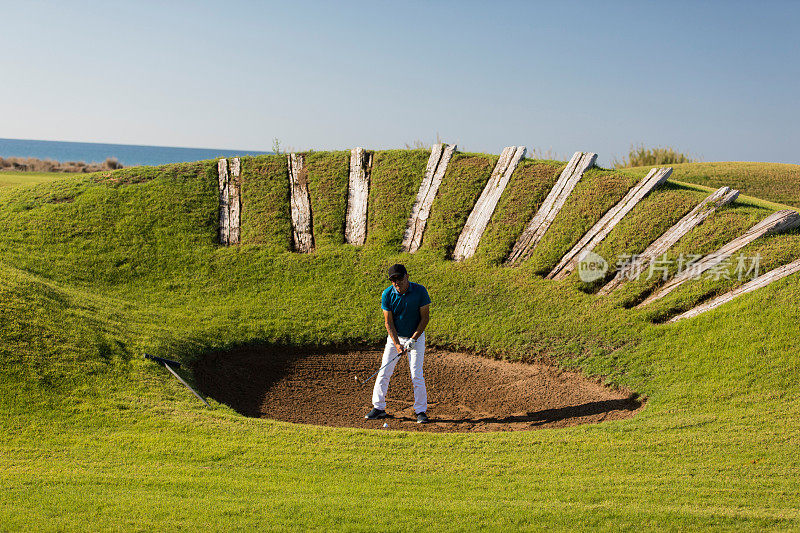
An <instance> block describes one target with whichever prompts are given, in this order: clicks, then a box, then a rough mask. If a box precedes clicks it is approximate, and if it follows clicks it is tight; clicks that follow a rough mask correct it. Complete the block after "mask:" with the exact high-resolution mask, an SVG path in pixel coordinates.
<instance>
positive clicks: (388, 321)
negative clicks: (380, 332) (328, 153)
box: [383, 309, 403, 353]
mask: <svg viewBox="0 0 800 533" xmlns="http://www.w3.org/2000/svg"><path fill="white" fill-rule="evenodd" d="M383 322H384V325H385V326H386V332H387V333H388V334H389V338H390V339H392V342H393V343H394V347H395V348H397V352H398V353H399V352H402V351H403V346H402V345H401V344H400V339H399V338H398V337H397V329H396V328H395V327H394V316H393V315H392V312H391V311H387V310H386V309H383Z"/></svg>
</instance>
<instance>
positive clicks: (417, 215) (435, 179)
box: [400, 144, 456, 254]
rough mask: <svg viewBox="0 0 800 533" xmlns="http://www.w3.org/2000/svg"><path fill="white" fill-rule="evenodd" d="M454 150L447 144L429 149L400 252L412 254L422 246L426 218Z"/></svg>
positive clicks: (453, 147) (436, 145)
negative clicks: (423, 173) (429, 154)
mask: <svg viewBox="0 0 800 533" xmlns="http://www.w3.org/2000/svg"><path fill="white" fill-rule="evenodd" d="M455 150H456V146H455V145H447V144H435V145H433V147H432V148H431V156H430V157H429V158H428V164H427V166H426V168H425V177H424V178H423V180H422V183H421V184H420V186H419V191H418V192H417V199H416V201H415V202H414V206H413V207H412V209H411V216H410V217H409V219H408V224H407V226H406V231H405V233H404V234H403V243H402V245H401V247H400V249H401V251H403V252H410V253H412V254H413V253H414V252H416V251H417V250H419V247H420V246H421V245H422V238H423V235H424V233H425V227H426V226H427V224H428V216H429V215H430V212H431V207H432V206H433V200H434V198H436V193H437V192H438V190H439V186H440V185H441V184H442V179H443V178H444V173H445V172H446V171H447V165H448V164H449V163H450V159H451V158H452V157H453V153H454V152H455Z"/></svg>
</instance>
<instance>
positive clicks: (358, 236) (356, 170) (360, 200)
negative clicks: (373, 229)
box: [344, 147, 372, 246]
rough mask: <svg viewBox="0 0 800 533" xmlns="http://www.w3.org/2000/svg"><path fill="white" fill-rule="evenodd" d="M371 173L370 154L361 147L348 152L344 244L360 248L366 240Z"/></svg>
mask: <svg viewBox="0 0 800 533" xmlns="http://www.w3.org/2000/svg"><path fill="white" fill-rule="evenodd" d="M371 171H372V152H367V151H366V150H364V149H363V148H361V147H356V148H353V149H352V150H350V185H349V188H348V193H347V214H346V220H345V228H344V238H345V242H347V243H348V244H355V245H358V246H361V245H362V244H364V242H366V240H367V200H368V198H369V178H370V172H371Z"/></svg>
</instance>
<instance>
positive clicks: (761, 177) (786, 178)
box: [671, 162, 800, 208]
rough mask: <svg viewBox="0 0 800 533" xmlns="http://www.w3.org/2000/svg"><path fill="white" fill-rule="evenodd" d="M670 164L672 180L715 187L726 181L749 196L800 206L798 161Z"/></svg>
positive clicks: (799, 167)
mask: <svg viewBox="0 0 800 533" xmlns="http://www.w3.org/2000/svg"><path fill="white" fill-rule="evenodd" d="M671 166H672V167H673V171H672V176H671V178H672V179H674V180H678V181H683V182H687V183H695V184H698V185H704V186H706V187H712V188H715V189H716V188H718V187H722V186H723V185H727V186H729V187H730V188H732V189H737V190H739V191H741V192H742V194H746V195H748V196H754V197H756V198H760V199H762V200H770V201H772V202H777V203H780V204H785V205H789V206H792V207H795V208H797V207H800V192H798V191H800V165H787V164H781V163H749V162H720V163H686V164H679V165H678V164H676V165H671Z"/></svg>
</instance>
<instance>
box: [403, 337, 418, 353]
mask: <svg viewBox="0 0 800 533" xmlns="http://www.w3.org/2000/svg"><path fill="white" fill-rule="evenodd" d="M416 343H417V341H415V340H414V339H413V338H409V339H408V340H407V341H406V342H404V343H403V349H404V350H405V351H407V352H410V351H411V350H413V349H414V345H415V344H416Z"/></svg>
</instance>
